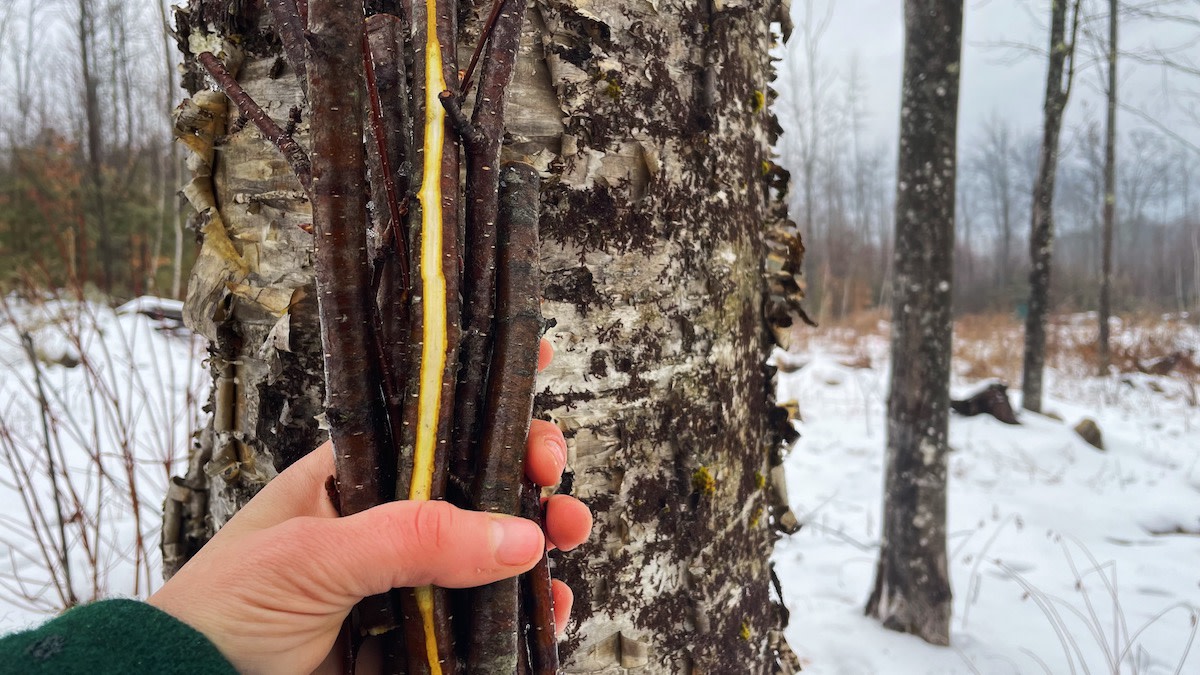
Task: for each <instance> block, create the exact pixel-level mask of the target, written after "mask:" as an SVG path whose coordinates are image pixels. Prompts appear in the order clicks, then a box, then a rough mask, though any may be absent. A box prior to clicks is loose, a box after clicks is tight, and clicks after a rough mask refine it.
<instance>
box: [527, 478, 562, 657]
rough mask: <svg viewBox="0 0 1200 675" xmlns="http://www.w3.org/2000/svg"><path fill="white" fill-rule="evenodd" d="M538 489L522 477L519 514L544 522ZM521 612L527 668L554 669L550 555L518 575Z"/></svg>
mask: <svg viewBox="0 0 1200 675" xmlns="http://www.w3.org/2000/svg"><path fill="white" fill-rule="evenodd" d="M541 496H542V491H541V490H540V489H538V487H537V486H536V485H534V484H533V483H532V482H531V481H529V480H526V481H525V483H524V487H523V488H522V494H521V514H522V515H523V516H525V517H526V518H530V519H536V520H537V521H538V524H539V525H541V526H542V527H543V528H544V527H545V526H546V522H545V516H544V510H543V508H542V498H541ZM521 599H522V602H521V613H522V615H523V619H524V622H523V625H524V627H525V630H526V633H525V646H526V648H527V649H528V650H529V664H528V665H529V668H528V671H529V672H530V673H533V674H534V675H553V674H554V673H557V672H558V630H557V627H556V626H555V625H554V594H553V589H552V587H551V583H550V557H549V556H546V555H543V556H542V559H541V560H539V561H538V563H537V565H534V567H533V569H531V570H529V571H528V572H526V573H525V574H523V575H521Z"/></svg>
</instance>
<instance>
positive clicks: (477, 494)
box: [467, 163, 542, 675]
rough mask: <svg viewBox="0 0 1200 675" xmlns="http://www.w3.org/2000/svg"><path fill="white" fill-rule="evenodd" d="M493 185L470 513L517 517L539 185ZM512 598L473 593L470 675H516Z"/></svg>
mask: <svg viewBox="0 0 1200 675" xmlns="http://www.w3.org/2000/svg"><path fill="white" fill-rule="evenodd" d="M499 185H500V200H499V204H500V208H499V218H498V226H497V230H498V233H499V239H500V256H499V262H500V264H499V267H498V269H497V272H496V308H497V318H496V342H495V347H494V348H493V350H492V363H491V368H490V372H489V373H488V383H487V413H486V415H485V418H486V419H487V420H488V421H489V423H488V425H487V426H486V428H485V429H484V432H483V442H482V444H481V446H480V452H479V456H478V457H477V459H476V462H475V468H476V474H475V484H474V486H473V489H472V497H473V501H474V503H473V504H472V506H474V508H475V509H476V510H479V511H489V512H493V513H504V514H509V515H517V514H519V513H520V510H521V490H520V486H521V480H522V476H523V474H524V462H523V457H524V454H525V438H526V437H527V436H528V434H529V420H530V417H531V415H532V414H533V393H534V392H533V388H534V381H535V379H536V377H537V360H538V358H537V357H538V341H539V340H540V339H541V331H542V313H541V290H540V286H541V284H540V280H539V275H538V267H537V265H538V191H539V187H540V179H539V177H538V174H537V171H536V170H535V169H534V168H533V167H531V166H529V165H527V164H517V163H509V164H505V165H504V168H503V170H502V171H501V176H500V181H499ZM517 597H518V584H517V582H516V581H515V580H512V579H506V580H504V581H499V582H496V583H494V584H489V585H487V586H483V587H481V588H478V589H476V591H475V595H474V606H473V608H472V613H471V632H470V640H469V648H468V662H467V663H468V666H467V671H468V673H471V675H486V674H488V673H515V672H516V670H517V651H518V639H517Z"/></svg>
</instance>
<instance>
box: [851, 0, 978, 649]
mask: <svg viewBox="0 0 1200 675" xmlns="http://www.w3.org/2000/svg"><path fill="white" fill-rule="evenodd" d="M962 19H963V3H962V0H907V2H906V3H905V32H906V38H905V49H904V88H903V93H902V96H903V104H902V106H901V110H902V111H903V112H902V113H901V116H900V161H899V168H898V169H897V172H896V180H897V190H896V253H895V258H896V267H895V276H894V277H893V284H892V289H893V293H894V295H893V298H892V376H891V392H890V393H889V395H888V447H887V462H886V468H885V471H886V475H885V481H884V486H885V487H884V509H883V539H882V545H881V547H880V551H879V564H878V567H877V568H876V572H875V588H874V590H873V591H872V592H871V597H870V599H869V600H868V601H867V608H866V612H867V614H870V615H872V616H874V617H876V618H878V619H879V620H880V621H881V622H883V625H884V627H885V628H890V629H892V630H897V631H902V632H906V633H913V634H915V635H917V636H918V637H920V638H921V639H923V640H925V641H926V642H931V643H933V644H939V645H948V644H950V601H951V594H950V577H949V572H948V565H947V561H946V454H947V451H948V449H949V448H948V446H947V442H946V435H947V427H948V415H949V411H950V343H951V331H952V322H951V319H952V316H951V311H950V304H951V293H950V290H951V273H952V270H953V255H954V184H955V178H956V168H957V167H956V160H955V147H956V144H955V142H956V131H957V120H958V82H959V72H960V67H961V54H962Z"/></svg>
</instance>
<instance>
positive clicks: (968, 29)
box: [792, 0, 1200, 145]
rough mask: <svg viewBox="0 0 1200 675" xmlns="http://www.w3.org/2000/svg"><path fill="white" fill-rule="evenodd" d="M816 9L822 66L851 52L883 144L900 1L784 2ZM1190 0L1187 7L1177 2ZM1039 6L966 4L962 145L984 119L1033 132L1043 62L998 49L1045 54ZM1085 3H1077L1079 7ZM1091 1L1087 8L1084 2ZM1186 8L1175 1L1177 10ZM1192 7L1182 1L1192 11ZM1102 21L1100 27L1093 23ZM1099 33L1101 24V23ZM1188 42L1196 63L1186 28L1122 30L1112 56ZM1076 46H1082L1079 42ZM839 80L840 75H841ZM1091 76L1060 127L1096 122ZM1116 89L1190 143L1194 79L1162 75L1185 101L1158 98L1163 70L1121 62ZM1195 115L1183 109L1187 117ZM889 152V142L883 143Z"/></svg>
mask: <svg viewBox="0 0 1200 675" xmlns="http://www.w3.org/2000/svg"><path fill="white" fill-rule="evenodd" d="M807 2H812V3H813V5H814V7H816V8H824V7H826V6H828V4H829V3H831V2H832V3H834V4H835V6H834V10H833V18H832V23H831V24H830V26H829V31H828V33H827V34H826V35H825V36H824V38H823V40H822V43H821V45H822V52H823V54H824V58H825V63H826V64H827V65H828V66H830V67H836V66H837V65H838V64H846V63H849V61H850V59H851V57H852V56H854V55H857V57H858V59H859V64H860V67H861V70H862V74H863V78H864V80H865V82H864V85H865V88H866V92H865V94H866V101H867V102H866V105H865V106H864V107H865V108H866V110H867V111H868V119H867V120H866V123H867V128H868V130H869V134H870V135H871V136H873V137H877V138H880V139H884V138H887V139H892V138H894V137H895V135H896V130H897V127H898V119H897V116H898V114H899V112H898V111H899V105H900V104H899V102H900V75H901V67H902V56H903V51H902V46H903V45H902V43H903V37H904V35H903V34H904V17H903V6H904V2H903V0H792V5H793V7H792V12H793V16H797V17H798V16H800V13H801V12H802V11H803V7H804V3H807ZM1187 2H1192V0H1187ZM1049 4H1050V3H1049V1H1048V0H967V6H966V18H965V22H966V25H965V27H964V50H963V51H964V54H963V72H962V92H961V98H960V101H961V103H960V118H959V119H960V139H961V140H965V141H967V142H969V140H970V138H971V137H973V136H975V135H976V134H978V132H979V129H980V128H981V127H982V126H983V125H984V123H985V121H986V119H987V118H988V117H990V116H992V115H998V116H1001V117H1004V118H1007V119H1008V120H1010V121H1011V122H1012V125H1013V127H1014V128H1015V129H1018V130H1020V131H1021V132H1022V133H1037V131H1038V130H1039V129H1040V126H1041V105H1042V98H1043V92H1044V88H1045V79H1044V78H1045V68H1046V65H1045V61H1044V58H1043V57H1040V56H1037V55H1034V54H1024V55H1022V53H1021V50H1018V49H1013V48H1008V47H1003V46H1000V45H999V43H1001V42H1020V43H1026V44H1029V45H1034V46H1036V47H1037V48H1039V49H1043V50H1044V49H1045V43H1046V42H1047V41H1048V33H1047V24H1048V22H1049ZM1087 4H1089V3H1088V2H1085V5H1087ZM1092 4H1098V3H1095V2H1094V0H1093V2H1092ZM1185 4H1186V3H1185V2H1180V7H1181V8H1182V7H1184V5H1185ZM1195 6H1196V4H1195V3H1194V2H1192V4H1191V7H1192V8H1193V9H1192V11H1195V10H1194V8H1195ZM1100 23H1101V24H1104V20H1103V19H1101V20H1100ZM1100 27H1101V28H1103V29H1104V30H1105V31H1106V27H1105V25H1101V26H1100ZM1188 39H1191V40H1192V41H1193V44H1192V45H1191V46H1190V47H1189V48H1188V49H1187V50H1186V51H1184V52H1183V55H1184V56H1185V57H1187V58H1190V60H1191V62H1192V63H1193V64H1198V63H1200V42H1197V41H1198V40H1200V29H1198V28H1197V27H1195V26H1191V27H1186V28H1185V27H1179V26H1163V25H1161V24H1160V25H1148V24H1145V23H1142V24H1140V25H1136V24H1130V25H1129V26H1127V27H1126V28H1125V29H1124V32H1123V34H1122V36H1121V38H1120V41H1121V43H1122V49H1125V48H1134V47H1138V46H1142V47H1144V46H1147V45H1155V44H1157V45H1158V46H1162V47H1166V46H1177V45H1179V44H1181V43H1184V42H1185V41H1186V40H1188ZM1080 42H1081V44H1082V42H1083V39H1082V38H1081V40H1080ZM840 70H841V74H842V75H843V76H844V74H845V68H844V67H842V68H841V69H840ZM1100 73H1101V71H1100V69H1099V68H1098V67H1097V66H1096V65H1095V64H1092V65H1090V66H1088V67H1087V68H1085V69H1084V70H1083V71H1082V72H1080V73H1079V75H1078V79H1079V82H1078V84H1077V86H1076V88H1075V90H1074V93H1073V95H1072V100H1071V102H1070V106H1069V110H1068V115H1067V124H1068V125H1074V124H1077V123H1078V122H1079V121H1080V120H1082V119H1084V118H1085V117H1087V116H1089V115H1090V117H1091V118H1092V119H1097V120H1103V117H1104V102H1103V97H1102V95H1101V94H1100V93H1099V91H1100V90H1099V86H1098V85H1099V77H1100ZM1118 73H1120V74H1121V80H1120V84H1119V85H1118V92H1119V93H1120V95H1121V96H1123V97H1124V98H1125V100H1126V101H1127V102H1129V103H1130V104H1132V105H1136V106H1137V107H1139V108H1141V109H1144V110H1149V111H1153V112H1154V113H1155V115H1156V116H1157V117H1158V118H1159V119H1160V120H1161V121H1162V122H1163V123H1164V124H1166V125H1167V126H1169V127H1170V128H1171V129H1172V130H1174V131H1175V132H1176V133H1178V134H1180V135H1181V136H1183V137H1185V138H1187V139H1188V140H1189V141H1190V142H1192V143H1194V144H1197V145H1200V120H1197V119H1188V117H1187V115H1185V114H1184V112H1183V111H1184V109H1185V108H1186V106H1188V105H1190V106H1191V107H1192V110H1193V111H1195V110H1196V109H1197V107H1198V103H1200V98H1198V97H1197V94H1196V92H1200V77H1190V78H1188V77H1183V76H1169V75H1168V76H1166V77H1165V80H1166V84H1168V85H1169V86H1170V87H1171V88H1174V89H1177V90H1183V89H1186V90H1189V91H1190V92H1192V94H1191V96H1190V98H1189V96H1188V95H1186V94H1184V95H1179V94H1175V95H1172V96H1170V97H1169V98H1164V94H1163V89H1164V87H1163V85H1164V73H1163V71H1162V70H1161V69H1160V68H1156V67H1147V66H1139V65H1136V64H1134V63H1133V62H1131V61H1129V60H1128V59H1126V60H1124V61H1122V62H1121V63H1120V64H1119V65H1118ZM1194 114H1195V112H1193V115H1194ZM1134 126H1145V123H1144V122H1142V121H1140V120H1138V119H1137V118H1136V116H1135V115H1133V114H1131V113H1124V112H1123V113H1121V114H1120V117H1119V119H1118V128H1119V129H1124V130H1128V129H1132V128H1133V127H1134ZM893 145H894V143H893Z"/></svg>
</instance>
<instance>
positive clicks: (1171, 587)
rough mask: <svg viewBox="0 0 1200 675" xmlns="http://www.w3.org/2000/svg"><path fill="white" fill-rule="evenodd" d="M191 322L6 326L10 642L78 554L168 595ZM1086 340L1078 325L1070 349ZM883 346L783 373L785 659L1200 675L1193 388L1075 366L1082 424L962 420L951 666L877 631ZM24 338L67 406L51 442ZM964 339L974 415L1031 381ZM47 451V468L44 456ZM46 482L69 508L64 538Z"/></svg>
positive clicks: (47, 309)
mask: <svg viewBox="0 0 1200 675" xmlns="http://www.w3.org/2000/svg"><path fill="white" fill-rule="evenodd" d="M152 305H153V307H152ZM155 308H157V310H156V309H155ZM147 309H149V310H150V311H148V312H147V314H149V316H148V315H147V314H143V313H141V312H142V311H145V310H147ZM177 309H178V308H177V307H174V306H169V307H158V306H157V305H155V303H154V302H153V301H151V300H148V299H140V300H139V301H138V302H135V303H132V304H130V305H128V306H126V307H122V308H119V309H118V310H115V311H114V310H110V309H108V308H105V307H103V306H100V305H95V304H79V303H75V302H70V301H57V300H48V301H43V302H39V303H35V304H30V303H27V302H21V301H17V300H15V299H13V298H9V299H8V302H7V303H6V304H4V303H0V374H2V375H3V376H2V377H0V505H2V507H0V632H5V631H9V630H13V629H16V628H20V627H23V626H27V625H30V624H33V623H37V622H39V621H40V620H41V619H42V618H44V617H45V616H47V615H48V614H50V613H53V612H54V611H55V609H56V608H57V607H59V606H61V601H62V598H61V597H60V592H61V591H62V589H64V585H65V575H64V574H63V573H62V570H61V564H60V563H59V562H58V559H57V557H56V556H57V554H56V550H57V548H58V547H59V546H60V545H61V544H60V542H61V540H62V537H63V536H64V534H65V537H66V540H67V548H68V550H69V551H70V560H71V570H72V579H71V584H72V588H73V589H74V592H75V594H76V596H77V597H78V599H80V600H88V599H91V598H92V597H93V595H95V594H96V593H103V594H118V595H145V594H146V593H147V592H148V591H149V590H150V589H151V588H152V587H154V586H155V585H157V583H158V579H159V561H158V528H159V524H160V520H159V518H160V515H159V514H160V509H161V501H162V498H163V494H164V490H165V486H166V481H167V477H168V476H169V475H171V474H172V473H178V471H179V469H180V464H179V462H180V461H181V460H182V458H183V457H184V455H185V451H186V447H187V442H188V438H189V435H190V433H191V430H192V429H193V428H194V427H195V425H196V423H197V416H198V415H199V406H200V405H201V403H202V402H203V400H204V386H205V378H204V376H203V367H202V363H201V359H202V358H203V351H202V347H201V345H200V343H199V341H198V340H195V339H193V338H191V337H190V336H189V335H188V334H187V333H186V331H180V330H173V329H172V323H173V322H172V321H171V320H164V319H162V318H161V316H162V315H167V316H170V315H172V314H173V313H174V312H175V311H176V310H177ZM1088 325H1089V322H1088V318H1087V317H1080V318H1079V320H1078V321H1076V322H1074V323H1072V322H1071V321H1068V322H1066V323H1065V324H1064V325H1063V327H1062V330H1065V331H1067V332H1068V333H1070V332H1071V331H1072V330H1074V331H1076V332H1079V331H1085V330H1087V328H1086V327H1087V326H1088ZM883 328H886V327H881V326H874V327H872V326H867V327H866V328H865V329H863V328H860V329H859V330H858V331H850V332H847V331H845V330H843V331H837V330H828V331H821V332H818V333H815V334H814V335H813V337H811V338H809V339H808V340H807V344H806V345H805V346H804V348H803V349H802V350H801V351H799V352H797V353H795V354H790V355H782V356H780V357H778V358H779V359H780V360H781V361H784V362H787V363H789V364H791V365H792V366H793V367H794V366H797V365H800V364H803V365H802V367H799V368H798V369H796V370H794V371H793V372H790V373H781V375H780V385H779V399H780V400H781V401H787V400H789V399H795V400H796V401H797V402H798V405H799V408H800V411H801V415H802V416H803V421H802V422H800V423H799V428H800V431H801V433H802V434H803V437H802V438H801V440H800V441H799V442H798V443H797V445H796V447H795V449H794V450H793V451H792V452H791V454H790V456H789V458H788V461H787V466H786V469H787V474H788V484H789V490H790V494H791V500H792V508H793V510H794V511H795V513H796V514H797V515H798V516H799V517H800V519H801V521H802V522H803V523H804V527H803V528H802V529H801V531H800V532H798V533H797V534H795V535H793V536H791V537H788V538H785V539H784V540H783V541H781V542H780V544H779V545H778V548H777V550H776V553H775V561H776V565H777V571H778V573H779V576H780V578H781V580H782V583H783V590H784V600H785V602H786V603H787V605H788V607H789V609H790V610H791V616H792V623H791V626H790V627H789V629H788V639H789V642H790V643H791V645H792V647H793V649H794V650H795V651H796V653H797V654H798V655H799V656H800V658H801V660H802V661H803V663H804V664H805V672H808V673H814V674H816V675H820V674H822V673H825V674H836V675H856V674H860V673H861V674H869V675H874V674H877V673H879V674H885V673H886V674H897V675H903V674H906V673H914V674H915V673H971V672H979V673H1041V672H1047V673H1053V674H1055V675H1058V674H1059V673H1111V672H1116V671H1117V668H1116V667H1114V665H1113V664H1114V663H1117V662H1120V664H1121V668H1120V672H1122V673H1134V672H1136V673H1145V674H1152V673H1174V672H1179V673H1196V672H1200V656H1198V655H1197V652H1200V649H1194V650H1193V649H1190V647H1191V642H1192V638H1193V636H1194V635H1195V631H1196V623H1195V616H1196V615H1195V611H1196V608H1197V607H1200V536H1195V535H1194V534H1193V535H1186V534H1155V533H1163V532H1174V531H1176V530H1183V531H1190V532H1193V533H1195V532H1197V531H1200V408H1197V407H1196V398H1197V392H1196V389H1195V383H1194V382H1192V383H1191V384H1189V383H1188V381H1187V380H1186V379H1184V378H1180V377H1151V376H1147V375H1142V374H1132V375H1129V374H1126V375H1114V376H1112V377H1109V378H1104V379H1100V378H1094V377H1089V376H1087V375H1086V368H1083V367H1082V366H1078V365H1077V364H1076V365H1075V366H1073V365H1072V362H1071V361H1070V359H1069V358H1061V359H1058V360H1057V361H1055V363H1056V366H1055V368H1053V369H1051V370H1050V371H1049V373H1048V375H1049V377H1048V387H1049V388H1048V391H1049V392H1050V396H1049V398H1048V401H1047V405H1046V408H1047V410H1049V411H1053V412H1055V413H1057V414H1058V415H1060V416H1061V417H1063V419H1064V422H1059V421H1057V420H1055V419H1052V418H1050V417H1044V416H1040V415H1032V414H1029V413H1021V420H1022V422H1023V424H1022V425H1021V426H1018V427H1011V426H1007V425H1004V424H1001V423H1000V422H998V421H996V420H994V419H992V418H990V417H986V416H981V417H976V418H969V419H968V418H961V417H957V416H952V417H951V445H952V446H953V449H954V451H953V454H952V456H951V460H950V469H951V483H950V505H949V514H950V527H949V530H950V542H949V543H950V550H951V552H952V557H951V572H952V579H953V584H954V592H955V604H954V609H955V616H954V620H953V624H952V630H953V637H952V646H951V647H950V648H948V649H947V648H937V647H932V646H929V645H926V644H925V643H923V642H921V641H920V640H918V639H916V638H913V637H910V636H906V635H900V634H896V633H891V632H888V631H884V630H882V629H881V628H880V627H879V626H878V625H877V623H876V622H874V621H872V620H870V619H867V618H865V617H863V615H862V606H863V605H864V603H865V600H866V597H867V594H868V591H869V589H870V585H871V581H872V574H873V569H874V564H875V557H876V553H877V544H878V536H879V520H880V509H881V493H882V484H883V473H882V471H883V448H884V442H885V435H884V409H885V403H886V395H887V351H888V344H887V340H886V337H884V336H883V335H882V333H883ZM977 332H978V331H977ZM983 332H984V333H986V331H983ZM23 333H25V334H28V335H29V337H30V338H31V341H32V346H33V353H34V357H35V359H36V361H37V363H38V369H39V371H40V374H41V378H42V384H43V387H44V389H45V392H46V398H47V400H48V406H47V407H48V411H49V414H48V415H46V416H45V420H46V426H45V427H44V426H43V415H42V414H41V412H40V406H39V405H38V404H37V400H38V396H37V393H36V379H35V377H34V369H33V366H32V365H31V363H30V359H29V355H28V353H27V351H26V349H25V347H24V344H23V341H22V337H21V335H22V334H23ZM966 333H967V337H965V338H964V339H962V340H960V342H959V347H958V350H957V351H956V353H960V356H961V358H960V359H958V360H956V372H957V373H958V375H956V377H955V382H954V391H955V394H956V395H958V396H961V395H964V394H966V393H968V392H970V391H972V390H973V389H974V388H976V387H978V386H980V384H981V383H982V382H983V381H984V380H983V379H981V376H980V375H979V373H980V372H984V371H986V367H981V365H980V364H981V363H987V362H991V361H994V362H997V363H1002V362H1008V364H1009V365H1008V369H1009V370H1011V362H1012V357H1013V353H1016V354H1017V358H1018V359H1019V352H1020V341H1019V330H1018V331H1017V332H1016V333H1011V334H1006V335H999V336H991V337H986V336H985V337H977V336H976V337H972V336H971V335H970V331H966ZM1164 336H1166V337H1164ZM1067 337H1069V335H1068V336H1067ZM1058 339H1059V341H1060V343H1061V342H1062V341H1063V340H1064V339H1066V338H1065V337H1064V336H1063V335H1059V336H1058ZM1147 341H1149V342H1154V343H1155V349H1157V350H1158V351H1162V350H1163V349H1169V348H1181V349H1186V348H1192V349H1196V350H1197V351H1200V332H1197V331H1196V330H1195V329H1194V328H1186V329H1179V328H1178V327H1176V328H1175V329H1172V330H1171V331H1166V332H1160V333H1155V334H1153V335H1150V334H1141V333H1138V332H1137V330H1133V329H1130V330H1122V331H1118V334H1117V336H1116V340H1115V342H1116V344H1117V345H1119V346H1122V347H1124V348H1132V347H1136V346H1137V345H1139V344H1142V343H1146V342H1147ZM1152 351H1153V350H1152ZM864 366H869V367H864ZM981 368H982V370H981ZM1000 369H1001V370H1004V368H1003V367H1002V368H1000ZM968 375H971V376H973V378H972V377H968ZM1008 376H1009V379H1010V380H1011V379H1012V377H1011V374H1009V375H1008ZM1012 393H1013V394H1014V398H1015V395H1016V394H1017V392H1012ZM1016 403H1018V401H1016V400H1014V404H1016ZM1085 416H1088V417H1092V418H1094V419H1095V420H1096V421H1097V422H1098V424H1099V426H1100V428H1101V430H1102V432H1103V434H1104V439H1105V443H1106V445H1107V451H1106V452H1103V453H1101V452H1098V451H1096V450H1095V449H1093V448H1092V447H1091V446H1089V445H1087V444H1086V443H1084V442H1083V441H1082V440H1081V439H1079V438H1078V437H1077V436H1076V435H1075V433H1074V432H1073V431H1072V429H1071V427H1072V426H1073V424H1074V423H1075V422H1076V421H1077V420H1079V419H1080V418H1082V417H1085ZM46 433H49V435H50V437H51V447H52V448H54V450H55V451H54V453H53V455H52V457H51V458H47V457H46V456H45V453H44V452H42V451H41V448H42V447H44V443H43V438H44V435H45V434H46ZM50 459H53V461H54V462H55V466H56V472H55V475H56V478H57V482H58V487H59V490H60V492H61V493H62V494H63V495H64V496H63V499H62V503H63V504H64V508H65V513H64V515H65V519H66V520H67V526H66V527H65V528H64V530H61V531H60V530H59V529H58V528H57V526H56V525H54V522H55V517H56V514H55V513H54V512H53V503H54V502H53V500H52V498H51V495H53V490H54V485H53V484H52V483H51V481H50V479H49V473H48V469H49V468H50V465H49V460H50ZM63 466H66V469H65V470H63V468H62V467H63ZM131 484H132V485H134V486H135V487H136V493H137V495H138V498H139V505H138V508H137V509H136V512H137V514H138V515H139V516H140V518H136V519H135V518H134V513H135V509H134V508H133V506H132V503H131V496H130V495H131V491H130V489H129V487H130V485H131ZM23 488H25V489H23ZM96 505H99V508H98V509H97V508H96ZM39 507H40V509H41V511H40V513H39V512H38V510H37V508H39ZM96 513H99V514H100V515H99V517H97V516H96V515H94V514H96ZM30 514H32V515H30ZM31 521H32V522H35V523H37V525H36V526H30V524H29V523H30V522H31ZM139 531H140V533H141V544H140V545H139V543H138V542H139V537H138V533H139ZM50 569H53V570H54V572H53V573H51V572H49V571H47V570H50ZM1144 626H1148V627H1146V628H1145V629H1144V630H1143V627H1144ZM1185 654H1186V661H1183V660H1181V659H1184V657H1185V656H1184V655H1185Z"/></svg>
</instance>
